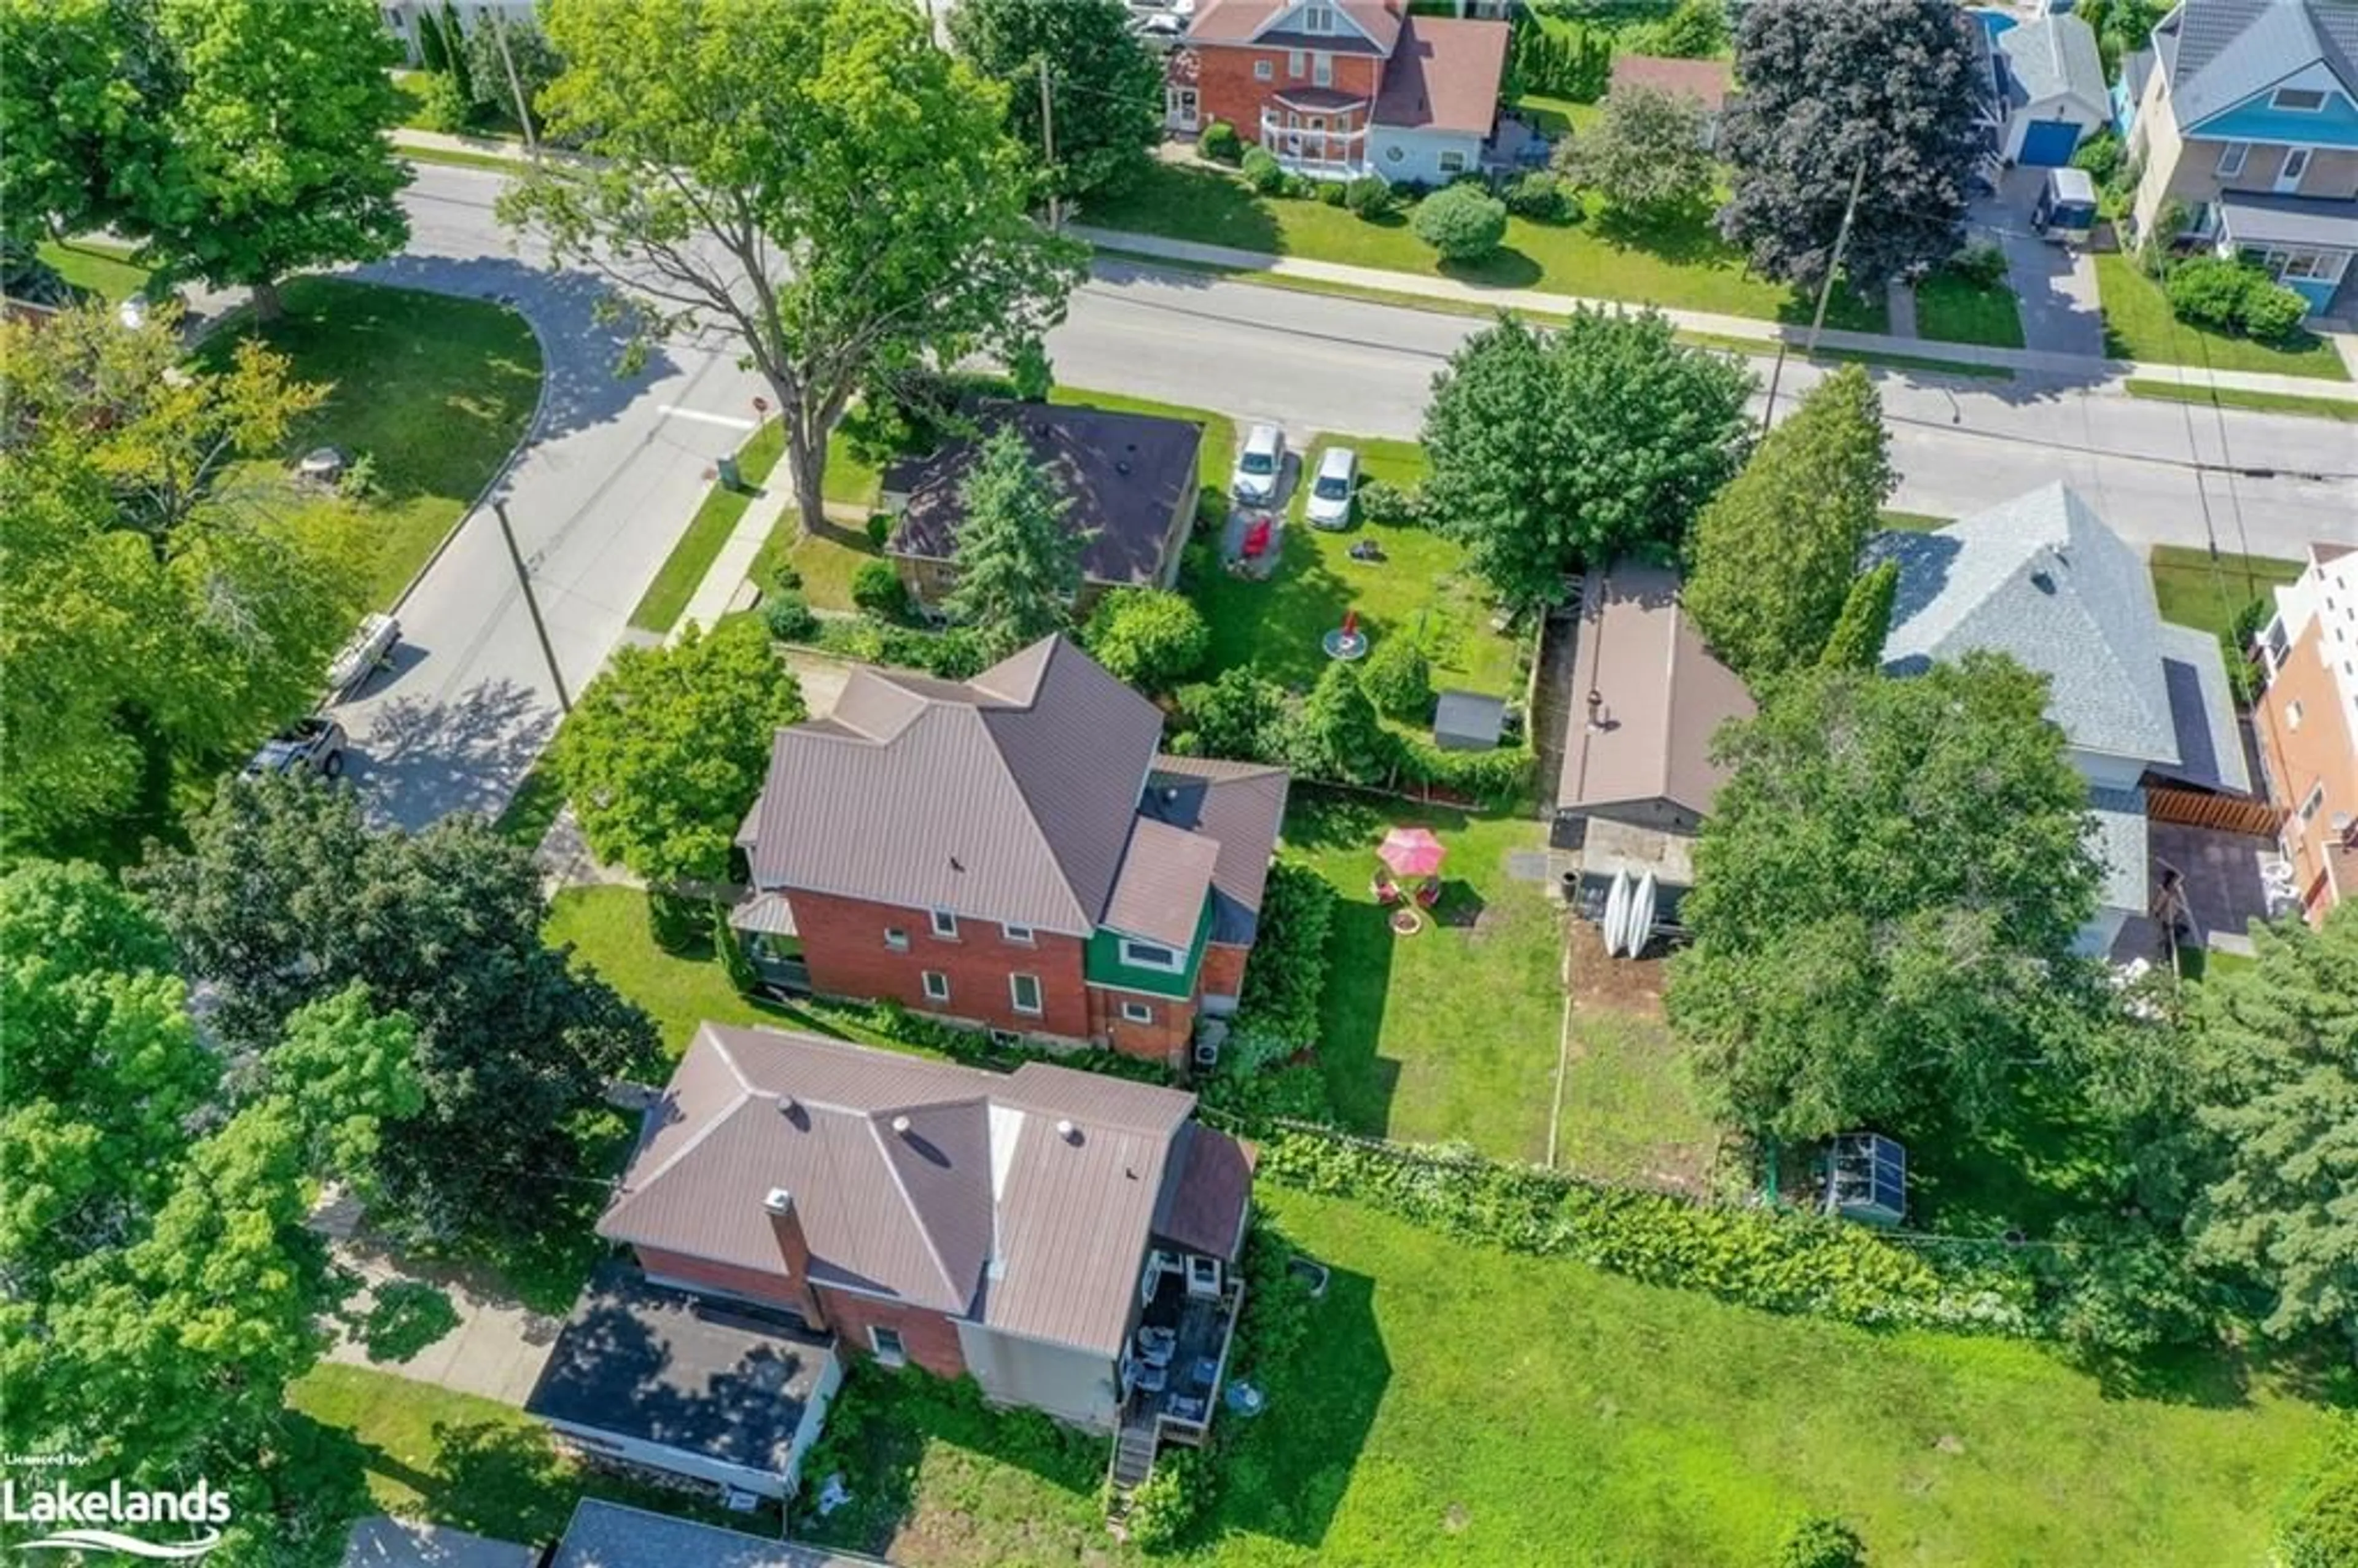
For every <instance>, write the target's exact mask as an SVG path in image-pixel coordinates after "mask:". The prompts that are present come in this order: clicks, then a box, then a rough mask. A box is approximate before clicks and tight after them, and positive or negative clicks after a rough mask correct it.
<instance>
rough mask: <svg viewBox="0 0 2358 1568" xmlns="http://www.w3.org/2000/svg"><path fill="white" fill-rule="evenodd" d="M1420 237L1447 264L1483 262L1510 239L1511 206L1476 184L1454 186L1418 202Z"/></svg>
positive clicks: (1412, 222)
mask: <svg viewBox="0 0 2358 1568" xmlns="http://www.w3.org/2000/svg"><path fill="white" fill-rule="evenodd" d="M1409 224H1410V227H1412V228H1413V229H1414V230H1415V231H1416V237H1417V238H1418V239H1420V240H1422V241H1423V242H1424V243H1426V244H1428V245H1431V246H1432V247H1433V249H1434V250H1435V251H1436V252H1438V253H1440V255H1441V258H1442V259H1443V260H1444V261H1454V262H1474V261H1480V260H1481V259H1482V258H1483V257H1485V256H1487V255H1488V254H1490V253H1491V252H1493V251H1495V250H1497V249H1498V246H1499V244H1500V243H1502V242H1504V241H1505V239H1506V237H1507V204H1506V203H1505V202H1503V201H1501V200H1498V198H1497V197H1495V196H1492V195H1491V194H1489V193H1488V192H1487V191H1486V190H1484V189H1481V188H1480V187H1479V186H1476V185H1452V186H1449V187H1447V188H1445V189H1441V190H1436V191H1434V192H1433V194H1432V195H1430V196H1428V197H1426V198H1425V199H1424V200H1422V201H1420V202H1418V203H1417V206H1416V215H1415V216H1414V217H1412V219H1410V220H1409Z"/></svg>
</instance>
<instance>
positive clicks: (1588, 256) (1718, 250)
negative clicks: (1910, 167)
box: [1080, 164, 1888, 332]
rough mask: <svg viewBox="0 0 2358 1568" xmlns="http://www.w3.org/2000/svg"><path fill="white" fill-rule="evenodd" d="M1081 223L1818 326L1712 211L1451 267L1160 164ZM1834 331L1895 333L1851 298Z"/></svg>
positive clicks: (1512, 238) (1806, 302)
mask: <svg viewBox="0 0 2358 1568" xmlns="http://www.w3.org/2000/svg"><path fill="white" fill-rule="evenodd" d="M1080 216H1081V217H1082V218H1083V219H1084V220H1085V221H1086V222H1090V223H1093V224H1096V225H1098V226H1099V227H1101V228H1107V229H1120V230H1127V231H1129V232H1134V233H1147V234H1160V235H1162V236H1163V237H1164V238H1167V239H1176V240H1193V241H1196V242H1199V243H1206V244H1215V245H1228V246H1232V247H1234V248H1236V249H1239V250H1248V251H1261V252H1265V253H1268V254H1272V255H1284V256H1297V257H1303V258H1305V259H1310V260H1316V261H1330V262H1341V263H1345V264H1347V265H1355V266H1369V267H1383V268H1389V269H1390V270H1392V271H1396V272H1411V273H1422V274H1425V275H1427V276H1443V277H1450V278H1455V279H1456V280H1457V281H1459V282H1461V283H1469V284H1476V285H1487V286H1490V287H1499V288H1538V289H1546V290H1549V291H1551V292H1553V293H1558V294H1569V295H1577V296H1584V297H1595V298H1602V299H1619V300H1627V301H1629V302H1631V303H1633V304H1652V305H1665V306H1671V307H1675V308H1683V309H1689V310H1714V311H1722V312H1725V313H1726V314H1728V315H1731V316H1751V317H1756V318H1758V319H1762V320H1779V319H1782V320H1807V319H1809V314H1810V308H1811V306H1812V303H1813V302H1814V301H1813V299H1812V298H1810V297H1804V296H1803V295H1801V294H1798V293H1796V291H1795V290H1793V289H1792V288H1790V287H1788V286H1787V285H1785V284H1781V283H1777V282H1774V281H1771V280H1769V279H1768V278H1763V277H1758V276H1754V275H1752V274H1751V273H1750V272H1748V271H1747V269H1746V266H1745V265H1744V254H1743V252H1742V251H1740V250H1739V249H1737V248H1736V247H1735V246H1733V245H1730V244H1728V243H1726V242H1725V240H1723V239H1721V238H1720V237H1719V235H1718V234H1717V232H1715V231H1714V229H1713V228H1712V226H1711V219H1710V214H1709V212H1708V211H1703V210H1698V211H1694V212H1692V213H1686V214H1682V215H1681V216H1679V217H1677V218H1675V219H1671V220H1666V221H1663V222H1658V223H1653V224H1642V223H1629V222H1622V221H1619V220H1617V219H1616V218H1614V217H1613V216H1612V215H1611V214H1610V213H1607V212H1604V211H1599V210H1597V209H1595V207H1594V206H1592V208H1591V210H1590V211H1589V213H1588V215H1587V216H1586V218H1585V219H1584V220H1583V221H1582V222H1576V223H1566V224H1556V223H1538V222H1532V221H1531V220H1529V219H1526V218H1509V220H1508V221H1507V238H1506V243H1505V244H1504V246H1503V247H1502V248H1501V249H1500V250H1499V251H1498V252H1497V253H1496V254H1493V255H1491V256H1489V257H1488V258H1487V259H1485V260H1483V261H1480V262H1476V263H1473V264H1470V265H1460V264H1450V265H1443V264H1441V262H1440V261H1439V260H1438V258H1437V257H1436V256H1435V255H1434V254H1433V247H1432V246H1430V245H1428V244H1426V243H1424V242H1423V241H1422V240H1420V239H1418V238H1417V237H1416V235H1415V233H1414V232H1412V230H1411V228H1410V226H1409V222H1408V219H1407V218H1406V217H1405V216H1404V215H1401V214H1398V213H1395V214H1393V215H1391V216H1390V217H1388V218H1385V219H1383V220H1380V221H1378V222H1368V221H1367V220H1365V219H1362V218H1359V217H1357V216H1355V215H1354V214H1352V213H1351V212H1349V211H1346V210H1345V209H1343V208H1340V207H1328V206H1326V205H1325V204H1324V203H1322V202H1319V201H1315V200H1291V199H1285V198H1266V197H1261V196H1257V195H1255V194H1254V193H1253V192H1252V191H1250V190H1249V189H1246V187H1245V186H1244V185H1243V184H1242V183H1240V182H1239V181H1238V179H1237V178H1235V177H1234V176H1232V175H1230V174H1228V173H1227V172H1225V171H1222V170H1218V169H1212V168H1204V167H1202V166H1200V165H1195V166H1181V165H1175V164H1158V165H1156V166H1155V167H1154V168H1152V170H1150V171H1149V172H1148V173H1147V174H1146V175H1144V176H1142V177H1141V178H1139V179H1138V180H1136V181H1134V182H1133V183H1132V184H1131V185H1130V187H1129V188H1127V189H1124V190H1123V191H1122V192H1121V193H1120V194H1119V195H1117V196H1114V197H1111V198H1109V199H1107V200H1104V201H1102V202H1099V203H1098V204H1096V205H1092V206H1090V207H1088V208H1087V209H1086V210H1085V211H1083V212H1082V213H1081V214H1080ZM1826 321H1827V324H1828V325H1829V326H1834V327H1846V328H1854V329H1856V330H1860V331H1869V332H1878V331H1882V330H1885V328H1886V327H1887V325H1888V318H1887V313H1886V311H1885V309H1884V305H1883V301H1882V300H1881V299H1861V298H1859V297H1857V296H1856V295H1855V294H1853V293H1851V292H1850V291H1849V290H1847V289H1839V288H1838V289H1836V290H1835V291H1834V295H1833V303H1832V305H1831V307H1830V308H1829V310H1828V313H1827V317H1826Z"/></svg>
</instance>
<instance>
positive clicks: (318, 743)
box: [245, 713, 345, 779]
mask: <svg viewBox="0 0 2358 1568" xmlns="http://www.w3.org/2000/svg"><path fill="white" fill-rule="evenodd" d="M344 745H345V739H344V727H343V726H342V725H341V724H339V723H337V722H336V721H335V720H334V719H330V718H328V717H326V716H325V715H323V714H317V713H315V714H312V715H311V716H310V717H309V718H307V719H297V720H296V721H295V722H294V723H292V724H290V725H288V726H287V728H286V729H284V730H280V731H279V732H278V733H277V734H276V735H273V736H272V737H271V738H270V739H269V740H267V741H264V742H263V744H262V749H261V750H260V751H258V752H254V755H253V757H252V758H251V759H249V760H248V761H247V762H246V764H245V776H246V777H247V778H255V777H258V776H259V775H261V774H263V773H314V774H317V775H318V776H319V777H320V778H323V779H332V778H335V777H337V776H339V775H340V774H341V773H343V771H344Z"/></svg>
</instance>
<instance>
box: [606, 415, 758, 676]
mask: <svg viewBox="0 0 2358 1568" xmlns="http://www.w3.org/2000/svg"><path fill="white" fill-rule="evenodd" d="M785 449H786V437H785V432H784V430H783V429H781V428H780V427H779V425H778V422H777V421H776V420H774V419H773V420H771V421H770V422H769V423H768V424H766V425H764V426H763V427H761V428H760V429H758V430H756V431H754V432H753V434H752V436H751V437H749V438H747V439H746V442H745V444H744V445H743V446H741V447H740V448H738V449H737V467H738V477H739V479H740V480H741V481H742V483H743V485H744V487H745V488H743V489H741V490H730V489H727V488H725V487H723V486H721V485H719V484H718V483H716V484H714V485H713V487H712V488H711V489H710V490H708V491H707V492H705V495H704V504H703V505H701V506H699V507H698V508H697V509H696V515H695V516H694V517H691V518H690V519H688V524H687V532H686V533H685V534H682V535H680V536H679V543H678V544H676V545H674V546H672V551H671V555H670V556H669V557H667V558H666V559H665V561H664V564H663V570H661V571H659V572H657V573H656V574H655V580H654V581H653V582H651V583H649V584H648V585H647V591H646V594H645V596H644V598H642V599H641V600H639V606H638V608H637V609H636V610H633V611H631V624H632V625H633V626H637V627H640V628H642V629H643V630H645V631H649V632H669V631H670V630H671V629H672V626H673V625H674V624H675V623H676V622H677V621H678V620H679V618H680V616H681V615H682V614H683V613H684V612H686V611H687V601H688V600H691V599H694V598H695V597H696V590H697V589H698V588H701V587H702V586H703V585H704V579H705V576H706V574H708V572H710V571H711V570H712V562H713V560H714V558H715V557H718V556H719V554H720V547H721V546H723V545H726V544H727V543H728V542H729V535H730V534H732V533H734V532H736V529H737V524H738V522H739V520H740V519H741V518H742V517H743V516H744V515H745V509H746V508H747V507H749V506H751V505H752V504H753V497H754V495H755V493H756V492H759V491H760V490H761V488H762V486H763V483H764V482H765V481H767V480H768V479H769V477H770V473H771V470H773V469H775V468H776V467H777V466H778V458H779V456H780V454H781V453H783V452H784V450H785Z"/></svg>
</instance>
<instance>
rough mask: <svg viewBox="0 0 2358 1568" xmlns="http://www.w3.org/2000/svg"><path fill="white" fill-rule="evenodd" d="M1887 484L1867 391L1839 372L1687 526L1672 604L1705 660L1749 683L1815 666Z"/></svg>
mask: <svg viewBox="0 0 2358 1568" xmlns="http://www.w3.org/2000/svg"><path fill="white" fill-rule="evenodd" d="M1898 482H1899V479H1898V475H1897V474H1896V473H1894V472H1893V471H1892V468H1891V453H1890V440H1889V438H1888V437H1887V435H1886V433H1885V431H1884V428H1883V404H1882V401H1881V400H1880V399H1879V398H1877V396H1876V395H1875V384H1874V383H1872V382H1870V381H1868V380H1867V379H1866V372H1865V371H1864V370H1861V369H1860V368H1859V367H1858V366H1856V365H1845V366H1844V367H1843V368H1842V369H1841V370H1840V371H1838V372H1836V373H1834V374H1833V375H1831V376H1828V377H1827V378H1826V379H1825V380H1824V381H1823V382H1821V383H1819V384H1818V385H1817V386H1815V387H1814V388H1812V390H1811V392H1810V394H1809V395H1808V396H1806V397H1804V398H1803V399H1802V400H1801V406H1799V407H1798V408H1796V409H1795V410H1794V411H1793V413H1792V415H1791V416H1790V417H1789V418H1788V419H1786V420H1785V422H1784V423H1783V424H1781V425H1779V426H1778V427H1776V428H1775V429H1773V430H1771V431H1769V432H1768V435H1767V436H1766V437H1764V438H1762V440H1761V442H1760V444H1759V446H1758V447H1757V448H1755V449H1754V450H1753V453H1752V456H1751V457H1750V459H1749V460H1747V461H1746V463H1745V465H1744V468H1743V470H1742V471H1741V472H1739V473H1737V474H1736V477H1735V478H1734V479H1733V480H1730V481H1728V484H1727V488H1726V489H1725V490H1723V491H1721V492H1719V493H1718V494H1717V495H1715V496H1714V497H1712V499H1711V503H1710V504H1709V505H1707V506H1705V507H1704V509H1703V513H1702V515H1700V516H1699V517H1697V518H1696V519H1695V528H1694V536H1693V540H1692V541H1691V542H1690V545H1689V551H1690V554H1691V556H1692V557H1693V562H1694V569H1693V572H1691V573H1690V574H1689V575H1688V577H1687V580H1686V587H1685V589H1684V590H1683V591H1682V594H1681V595H1680V598H1681V600H1682V603H1683V604H1684V605H1685V607H1686V610H1687V613H1689V614H1690V615H1693V617H1694V621H1695V625H1696V626H1697V628H1699V629H1700V630H1701V631H1702V633H1703V634H1704V638H1705V639H1706V640H1707V641H1709V643H1711V645H1712V649H1713V651H1714V652H1715V653H1717V654H1719V656H1720V657H1721V658H1722V659H1725V661H1726V662H1727V663H1728V665H1730V666H1732V667H1733V668H1734V669H1735V670H1736V673H1737V674H1738V675H1741V676H1744V678H1745V679H1746V680H1747V681H1752V682H1755V683H1758V682H1760V681H1764V680H1767V679H1768V678H1770V677H1772V676H1779V675H1781V674H1783V673H1784V672H1785V671H1787V670H1790V669H1798V668H1800V667H1801V666H1802V665H1810V664H1814V663H1816V662H1817V658H1818V655H1819V654H1820V653H1822V652H1823V650H1824V648H1825V646H1826V641H1827V637H1828V635H1829V634H1830V633H1832V632H1833V629H1834V622H1835V621H1836V620H1837V619H1838V618H1839V617H1840V616H1841V614H1842V612H1843V607H1844V600H1845V599H1846V598H1847V596H1848V594H1849V592H1850V585H1851V579H1852V577H1853V575H1854V574H1855V572H1856V571H1857V569H1858V556H1859V551H1860V550H1862V549H1864V548H1865V547H1866V539H1867V535H1869V534H1871V533H1873V532H1874V530H1875V526H1876V520H1877V515H1878V514H1879V513H1880V512H1881V510H1882V506H1883V503H1884V502H1885V500H1887V498H1888V497H1889V496H1890V494H1891V492H1892V490H1893V489H1894V488H1895V487H1896V486H1897V485H1898ZM1867 608H1869V607H1867V606H1862V609H1861V612H1862V613H1865V612H1866V609H1867Z"/></svg>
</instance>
